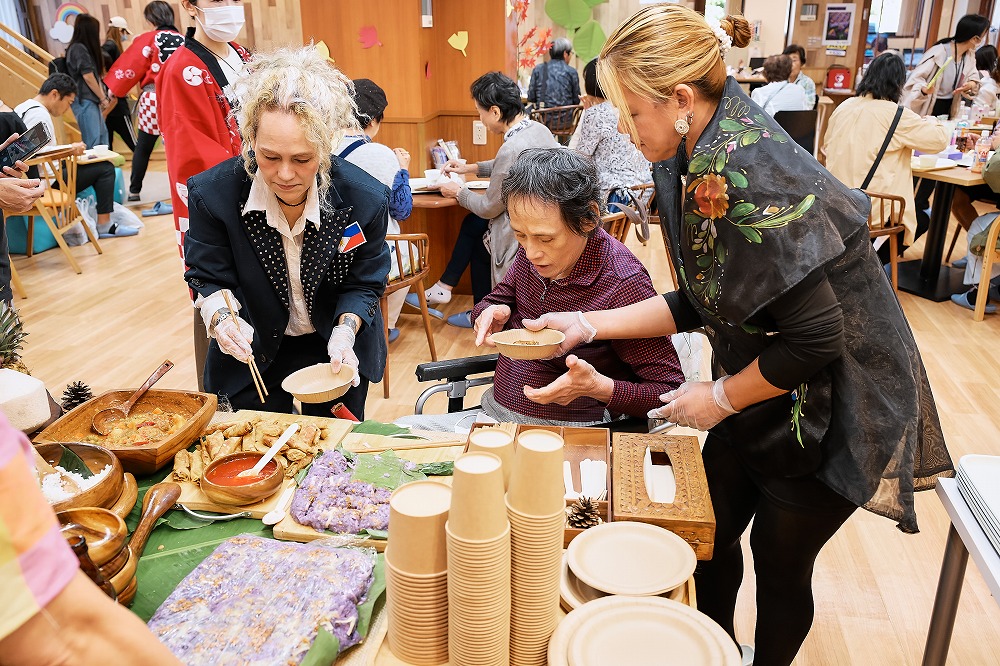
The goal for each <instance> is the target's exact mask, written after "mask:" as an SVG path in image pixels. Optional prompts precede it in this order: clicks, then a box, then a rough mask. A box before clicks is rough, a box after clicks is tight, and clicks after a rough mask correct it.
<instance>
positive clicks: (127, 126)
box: [104, 97, 135, 153]
mask: <svg viewBox="0 0 1000 666" xmlns="http://www.w3.org/2000/svg"><path fill="white" fill-rule="evenodd" d="M118 104H119V105H122V104H124V105H126V108H127V105H128V102H127V101H126V100H125V99H124V98H122V97H119V98H118ZM104 124H105V125H106V126H107V128H108V148H110V149H111V150H114V149H115V134H117V135H118V136H120V137H121V138H122V139H123V140H124V141H125V145H126V146H128V149H129V150H131V151H132V152H133V153H134V152H135V135H134V130H133V129H132V119H131V118H130V117H129V115H127V114H126V113H116V112H115V111H112V112H111V113H109V114H108V117H107V118H105V119H104Z"/></svg>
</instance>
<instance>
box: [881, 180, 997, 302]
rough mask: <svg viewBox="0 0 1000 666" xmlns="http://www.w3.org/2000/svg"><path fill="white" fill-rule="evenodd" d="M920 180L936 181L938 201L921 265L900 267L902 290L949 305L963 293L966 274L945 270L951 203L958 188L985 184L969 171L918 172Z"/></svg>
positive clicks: (908, 264)
mask: <svg viewBox="0 0 1000 666" xmlns="http://www.w3.org/2000/svg"><path fill="white" fill-rule="evenodd" d="M915 174H916V175H918V176H919V177H920V178H926V179H927V180H933V181H935V182H936V183H937V184H936V186H935V187H934V201H933V203H932V205H931V220H930V227H929V228H928V229H927V237H926V240H925V241H924V255H923V258H921V259H920V260H919V261H917V260H914V261H904V262H901V263H900V264H899V288H900V289H902V290H903V291H906V292H909V293H911V294H916V295H917V296H920V297H922V298H926V299H928V300H931V301H946V300H948V299H949V298H951V295H952V294H955V293H958V292H960V291H963V289H964V286H963V285H962V276H963V274H964V272H963V271H960V270H958V269H955V268H952V267H950V266H942V265H941V261H942V258H943V256H944V242H945V237H946V236H947V235H948V224H949V222H950V221H951V202H952V199H953V198H954V196H955V186H956V185H958V186H962V187H970V186H973V185H982V184H983V183H984V181H983V176H982V174H978V173H972V171H971V170H970V169H968V168H966V167H960V166H953V167H950V168H947V169H934V170H922V171H915Z"/></svg>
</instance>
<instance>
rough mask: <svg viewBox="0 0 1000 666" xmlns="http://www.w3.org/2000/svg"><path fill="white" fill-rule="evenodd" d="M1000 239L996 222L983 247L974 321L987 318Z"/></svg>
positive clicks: (998, 259) (999, 227)
mask: <svg viewBox="0 0 1000 666" xmlns="http://www.w3.org/2000/svg"><path fill="white" fill-rule="evenodd" d="M998 238H1000V224H998V223H997V221H996V220H994V221H993V224H991V225H990V231H989V233H988V234H986V243H985V244H984V245H983V271H982V274H981V275H980V276H979V289H978V290H977V292H976V310H975V312H973V313H972V320H973V321H982V320H983V319H984V318H985V316H986V304H987V303H988V302H989V300H990V295H989V291H990V275H991V274H992V270H993V262H994V261H1000V250H997V239H998Z"/></svg>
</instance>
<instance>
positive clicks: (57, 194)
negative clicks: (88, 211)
mask: <svg viewBox="0 0 1000 666" xmlns="http://www.w3.org/2000/svg"><path fill="white" fill-rule="evenodd" d="M32 163H39V164H42V165H45V166H47V167H48V171H49V173H48V174H47V175H46V176H47V177H51V178H53V179H54V180H55V182H56V183H58V186H59V187H58V189H56V188H55V187H54V186H50V187H48V188H47V189H46V190H45V194H43V195H42V196H41V197H39V198H38V199H37V200H36V201H35V208H36V209H37V210H38V215H41V217H42V218H43V219H44V220H45V224H47V225H48V227H49V231H51V232H52V236H53V237H54V238H55V239H56V243H58V244H59V248H60V249H61V250H62V251H63V254H65V255H66V259H68V260H69V264H70V266H72V267H73V270H74V271H76V272H77V273H82V272H83V271H82V270H80V265H79V264H78V263H76V259H74V258H73V253H72V252H70V250H69V245H67V244H66V239H65V238H63V234H65V233H66V232H67V231H69V230H70V229H71V228H72V227H73V225H74V224H76V223H77V222H80V223H81V226H82V227H83V230H84V232H85V233H86V234H87V238H89V239H90V242H91V243H93V244H94V249H95V250H97V254H104V250H102V249H101V244H100V243H98V242H97V236H96V235H95V234H94V232H93V231H91V229H90V225H88V224H87V223H86V221H85V220H84V219H83V216H82V215H81V214H80V211H79V210H78V209H77V207H76V168H77V156H76V154H75V153H74V152H73V149H72V148H67V149H65V150H60V151H58V152H50V153H47V154H46V155H45V156H44V158H43V159H41V160H33V161H32ZM40 170H41V171H42V172H43V173H44V171H45V168H44V166H43V167H42V169H40ZM43 177H44V176H43ZM34 240H35V224H34V220H33V219H29V220H28V239H27V250H26V252H27V255H28V256H29V257H30V256H31V255H32V250H33V248H32V246H33V244H34Z"/></svg>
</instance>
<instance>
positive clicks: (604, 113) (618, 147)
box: [570, 58, 653, 213]
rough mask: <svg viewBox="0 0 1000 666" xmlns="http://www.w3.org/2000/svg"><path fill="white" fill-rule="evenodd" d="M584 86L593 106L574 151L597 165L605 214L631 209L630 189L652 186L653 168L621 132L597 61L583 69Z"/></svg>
mask: <svg viewBox="0 0 1000 666" xmlns="http://www.w3.org/2000/svg"><path fill="white" fill-rule="evenodd" d="M583 86H584V89H585V90H586V91H587V96H588V97H589V98H590V99H591V100H592V103H591V105H590V106H589V107H588V108H587V109H586V110H585V111H584V112H583V115H582V116H581V117H580V124H579V126H577V128H576V134H575V135H574V142H575V143H574V142H571V143H570V147H571V148H575V149H576V150H577V151H578V152H579V153H580V154H582V155H586V156H587V157H592V158H593V159H594V162H595V163H596V164H597V172H598V175H599V177H600V185H601V205H602V210H604V209H608V208H607V206H608V204H612V203H621V204H625V205H630V204H631V203H632V199H631V197H630V196H629V192H628V188H629V187H631V186H633V185H642V184H643V183H648V182H651V181H652V180H653V176H652V174H651V173H650V169H651V168H652V167H651V165H650V163H649V161H648V160H647V159H646V158H645V157H643V156H642V153H640V152H639V149H638V148H636V147H635V146H634V145H632V142H631V141H630V140H629V138H628V136H626V135H625V134H622V133H621V132H619V131H618V110H617V109H616V108H615V107H614V106H612V105H611V102H609V101H607V100H606V99H605V98H604V91H603V90H601V84H599V83H598V82H597V58H594V59H593V60H591V61H590V62H588V63H587V66H586V67H584V68H583ZM608 210H610V209H608ZM610 212H612V213H613V212H616V211H614V210H610Z"/></svg>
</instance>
